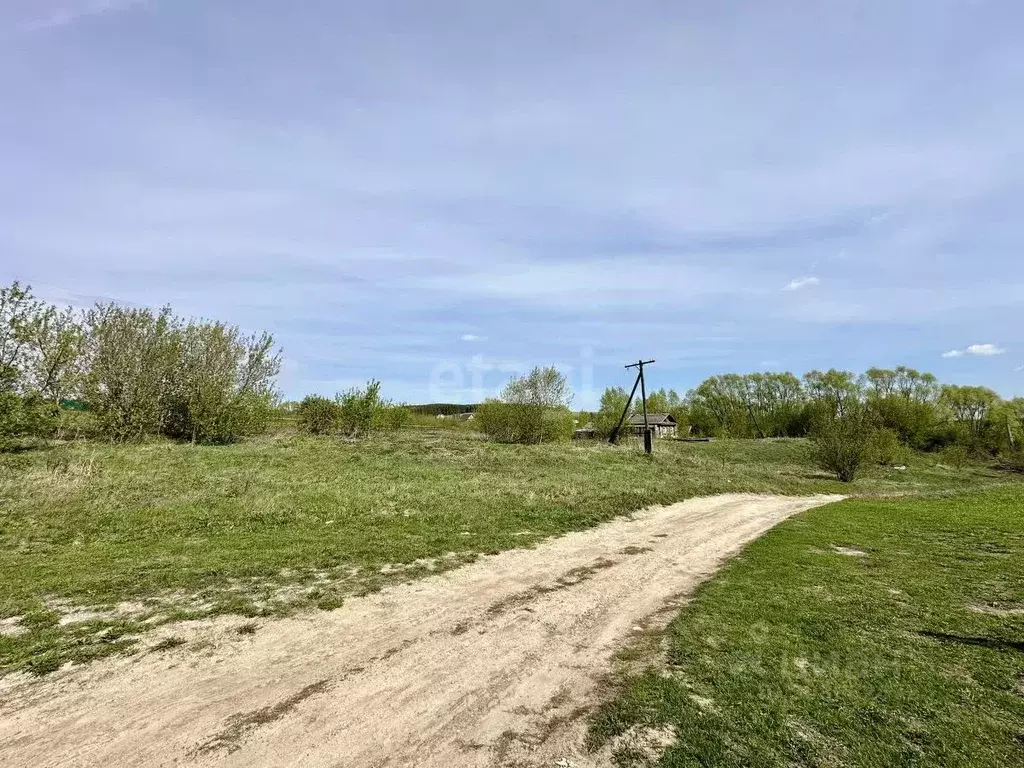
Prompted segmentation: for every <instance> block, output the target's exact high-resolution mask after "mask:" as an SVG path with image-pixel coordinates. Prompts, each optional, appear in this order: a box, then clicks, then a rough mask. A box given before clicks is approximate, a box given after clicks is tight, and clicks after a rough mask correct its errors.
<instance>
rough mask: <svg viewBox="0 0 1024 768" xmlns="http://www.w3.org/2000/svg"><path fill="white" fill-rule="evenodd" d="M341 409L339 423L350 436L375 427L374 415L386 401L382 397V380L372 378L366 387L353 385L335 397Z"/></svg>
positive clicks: (357, 435)
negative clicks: (360, 387) (361, 387)
mask: <svg viewBox="0 0 1024 768" xmlns="http://www.w3.org/2000/svg"><path fill="white" fill-rule="evenodd" d="M335 399H336V401H337V403H338V407H339V408H340V411H339V418H338V425H339V427H340V428H341V431H342V433H343V434H345V435H347V436H349V437H359V436H360V435H365V434H367V433H368V432H370V430H371V429H373V426H374V415H375V414H376V413H377V411H379V410H380V409H381V408H384V407H386V405H387V404H386V403H385V402H384V401H382V400H381V398H380V382H379V381H377V380H375V379H371V380H370V381H368V382H366V387H365V388H364V389H359V388H358V387H353V388H352V389H348V390H346V391H344V392H341V393H339V394H338V396H337V397H336V398H335Z"/></svg>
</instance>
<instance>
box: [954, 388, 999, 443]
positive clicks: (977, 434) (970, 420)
mask: <svg viewBox="0 0 1024 768" xmlns="http://www.w3.org/2000/svg"><path fill="white" fill-rule="evenodd" d="M939 402H940V404H941V405H942V407H943V408H945V409H946V412H947V413H948V414H949V416H950V418H951V419H952V420H953V422H954V423H955V425H956V426H958V427H959V428H960V429H961V430H963V431H964V433H965V437H966V438H967V439H968V440H969V441H971V442H972V443H974V444H975V445H977V444H978V443H979V441H980V440H981V439H982V438H983V437H984V436H985V433H986V431H987V429H988V427H989V421H988V416H989V412H990V411H991V410H992V408H993V407H994V406H995V405H996V404H997V403H998V402H999V395H997V394H996V393H995V392H993V391H992V390H991V389H988V388H987V387H961V386H957V385H955V384H947V385H946V386H944V387H943V388H942V392H941V394H940V396H939Z"/></svg>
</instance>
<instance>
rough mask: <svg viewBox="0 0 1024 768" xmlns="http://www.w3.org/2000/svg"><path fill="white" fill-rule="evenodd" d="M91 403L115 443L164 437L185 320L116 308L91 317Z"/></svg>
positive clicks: (100, 308)
mask: <svg viewBox="0 0 1024 768" xmlns="http://www.w3.org/2000/svg"><path fill="white" fill-rule="evenodd" d="M85 325H86V364H87V366H88V369H87V373H86V375H85V377H84V382H83V393H84V395H85V399H86V402H87V403H88V404H89V408H90V410H92V411H93V412H94V413H95V414H96V416H97V419H98V420H99V423H100V425H101V428H102V430H103V432H104V433H105V434H106V435H108V436H109V437H110V439H112V440H114V441H117V442H123V441H128V440H139V439H142V438H144V437H147V436H150V435H155V434H159V433H161V432H162V431H163V428H164V425H165V423H166V421H167V416H168V409H169V406H170V401H171V395H172V389H171V384H172V382H173V381H174V380H175V376H176V371H175V365H176V364H177V362H178V360H179V350H180V333H179V330H180V321H179V320H178V319H177V318H175V317H174V315H173V314H172V313H171V309H170V307H164V308H163V309H161V310H160V311H159V312H154V311H153V310H151V309H148V308H129V307H122V306H119V305H117V304H113V303H111V304H106V305H97V306H96V307H95V308H94V309H92V310H90V311H89V312H87V313H86V316H85Z"/></svg>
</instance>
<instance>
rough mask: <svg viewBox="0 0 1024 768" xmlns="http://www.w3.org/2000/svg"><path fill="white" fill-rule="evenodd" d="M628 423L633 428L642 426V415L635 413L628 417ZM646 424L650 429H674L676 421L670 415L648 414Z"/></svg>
mask: <svg viewBox="0 0 1024 768" xmlns="http://www.w3.org/2000/svg"><path fill="white" fill-rule="evenodd" d="M629 423H630V424H631V425H633V426H634V427H639V426H643V423H644V415H643V414H642V413H635V414H633V415H632V416H630V417H629ZM647 423H648V424H650V425H651V426H652V427H674V426H676V420H675V419H674V418H672V414H671V413H648V414H647Z"/></svg>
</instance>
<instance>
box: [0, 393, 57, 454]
mask: <svg viewBox="0 0 1024 768" xmlns="http://www.w3.org/2000/svg"><path fill="white" fill-rule="evenodd" d="M59 416H60V409H59V408H58V407H57V406H56V405H55V404H53V403H50V402H47V401H46V400H44V399H43V398H42V397H40V396H39V395H35V394H29V395H19V394H17V393H15V392H4V393H2V394H0V447H9V446H10V445H11V444H12V443H16V442H17V441H19V440H21V439H23V438H48V437H52V436H53V434H54V432H55V431H56V429H57V424H58V420H59Z"/></svg>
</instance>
